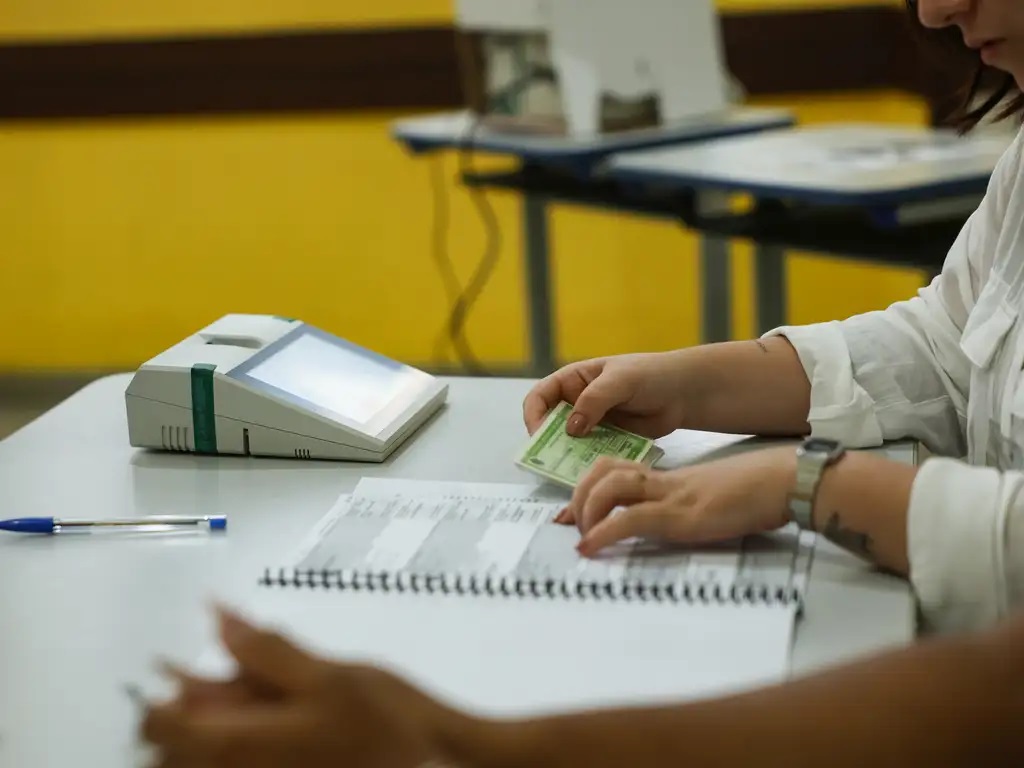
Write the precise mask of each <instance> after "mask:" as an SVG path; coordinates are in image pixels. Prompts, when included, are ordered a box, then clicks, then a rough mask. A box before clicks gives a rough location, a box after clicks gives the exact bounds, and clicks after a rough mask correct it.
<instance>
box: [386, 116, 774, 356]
mask: <svg viewBox="0 0 1024 768" xmlns="http://www.w3.org/2000/svg"><path fill="white" fill-rule="evenodd" d="M792 122H793V117H792V115H791V114H790V113H789V112H787V111H785V110H779V109H755V108H739V107H738V108H735V109H732V110H729V111H727V112H723V113H721V114H719V115H715V116H713V117H702V118H695V119H693V120H690V121H686V122H681V123H679V124H677V125H673V126H666V127H661V128H650V129H644V130H636V131H628V132H623V133H618V134H605V135H601V136H597V137H594V138H588V139H576V138H571V137H555V136H536V135H533V136H531V135H515V134H509V133H499V132H495V131H490V130H487V129H486V128H484V127H482V126H479V125H477V121H476V120H475V119H474V118H473V117H471V116H470V115H469V114H467V113H465V112H457V113H446V114H442V115H431V116H429V117H422V118H413V119H408V120H402V121H399V122H398V123H396V124H395V126H394V135H395V137H396V138H397V139H398V140H399V141H401V142H402V143H404V144H405V145H406V146H407V147H408V148H409V149H410V150H411V151H413V152H415V153H425V152H432V151H437V150H441V149H472V150H473V151H483V152H488V153H496V154H501V155H508V156H510V157H514V158H516V159H517V160H518V161H519V162H520V163H521V168H520V172H521V173H524V174H527V175H529V174H531V173H533V172H535V171H536V170H537V169H543V170H545V171H547V172H554V173H557V174H561V175H566V176H568V177H570V178H571V179H573V180H575V181H576V182H577V183H586V182H587V180H590V179H593V178H595V177H599V176H600V175H601V164H602V163H603V161H604V160H605V159H607V158H608V157H609V156H611V155H612V154H614V153H619V152H630V151H635V150H641V149H647V148H651V147H660V146H666V145H681V144H689V143H691V142H700V141H705V140H707V139H711V138H718V137H723V136H739V135H744V134H748V133H751V132H757V131H764V130H770V129H772V128H779V127H781V126H787V125H791V124H792ZM467 181H470V182H472V179H468V180H467ZM516 191H518V192H521V193H522V195H523V242H524V253H523V262H524V266H525V270H526V281H527V286H526V295H527V316H528V317H529V322H530V350H531V361H530V373H531V374H533V375H537V376H543V375H546V374H548V373H550V372H551V371H552V370H554V369H555V368H557V367H558V362H559V361H558V355H557V350H556V349H555V343H554V332H553V329H552V323H553V317H554V309H553V300H552V288H551V269H550V252H551V248H550V238H549V236H548V204H549V202H550V201H551V199H553V198H552V196H550V195H548V194H545V192H544V190H543V189H540V188H536V187H532V186H529V185H526V186H523V187H522V188H520V189H518V190H516ZM572 202H575V201H572ZM730 296H731V284H730V281H729V273H728V243H727V242H726V241H724V240H721V239H719V238H716V237H707V238H705V239H704V241H703V243H702V248H701V300H702V302H703V311H702V323H701V326H702V336H703V340H704V341H725V340H727V339H728V338H729V335H730V334H729V326H730Z"/></svg>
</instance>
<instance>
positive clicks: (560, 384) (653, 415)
mask: <svg viewBox="0 0 1024 768" xmlns="http://www.w3.org/2000/svg"><path fill="white" fill-rule="evenodd" d="M682 360H683V353H681V352H662V353H653V354H640V355H621V356H618V357H607V358H601V359H597V360H586V361H584V362H580V363H573V364H571V365H567V366H565V367H564V368H562V369H560V370H558V371H556V372H555V373H553V374H551V375H550V376H548V377H547V378H545V379H543V380H542V381H540V382H539V383H538V384H537V385H536V386H535V387H534V388H533V389H532V390H530V393H529V394H528V395H527V396H526V400H525V402H524V403H523V418H524V420H525V422H526V428H527V430H528V431H529V432H530V434H533V433H534V432H536V431H537V429H538V428H539V427H540V425H541V424H542V423H543V421H544V418H545V417H546V416H547V415H548V412H549V411H551V409H552V408H554V407H555V406H556V405H558V404H559V403H560V402H562V401H565V402H568V403H571V404H573V405H574V406H575V408H574V409H573V415H572V416H571V417H570V418H569V424H568V431H569V434H570V435H572V436H574V437H582V436H583V435H585V434H587V433H588V432H589V431H590V430H591V429H592V428H593V427H594V426H596V425H597V424H598V423H599V422H601V421H608V422H609V423H611V424H615V425H616V426H619V427H622V428H623V429H627V430H629V431H630V432H635V433H637V434H640V435H645V436H646V437H662V436H663V435H667V434H669V433H670V432H672V431H674V430H676V429H678V428H679V427H680V426H681V425H682V420H683V413H684V411H685V408H686V399H687V398H686V394H685V388H684V383H685V382H684V379H685V375H684V372H683V368H684V366H683V364H682Z"/></svg>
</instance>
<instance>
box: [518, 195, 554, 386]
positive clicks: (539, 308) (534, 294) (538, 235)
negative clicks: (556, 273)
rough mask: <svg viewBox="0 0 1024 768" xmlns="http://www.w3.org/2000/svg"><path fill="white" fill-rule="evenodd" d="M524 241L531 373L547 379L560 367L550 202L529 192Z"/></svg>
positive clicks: (524, 220) (525, 200) (526, 197)
mask: <svg viewBox="0 0 1024 768" xmlns="http://www.w3.org/2000/svg"><path fill="white" fill-rule="evenodd" d="M523 228H524V229H523V239H524V243H525V246H526V253H525V256H526V264H525V268H526V301H527V305H526V311H527V314H528V315H529V323H530V366H529V367H530V373H531V374H532V375H534V376H546V375H547V374H549V373H551V372H552V371H553V370H555V368H556V367H557V365H558V363H557V361H556V359H555V349H554V347H555V340H554V332H553V329H552V324H553V317H554V309H553V306H552V300H551V296H552V293H553V291H552V286H551V265H550V261H549V256H550V250H549V247H548V210H547V200H545V199H544V197H543V196H541V195H536V194H532V193H529V192H527V193H526V194H525V195H524V197H523Z"/></svg>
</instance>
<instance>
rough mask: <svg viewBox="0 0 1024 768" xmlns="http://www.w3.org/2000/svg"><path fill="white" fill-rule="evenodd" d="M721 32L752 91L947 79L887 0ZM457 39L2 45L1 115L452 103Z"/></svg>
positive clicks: (335, 33)
mask: <svg viewBox="0 0 1024 768" xmlns="http://www.w3.org/2000/svg"><path fill="white" fill-rule="evenodd" d="M722 34H723V40H724V46H725V52H726V60H727V63H728V65H729V68H730V70H731V71H732V72H733V73H734V74H735V75H736V77H737V78H738V79H739V80H740V82H741V83H743V85H744V87H745V88H746V89H747V91H748V92H749V93H750V94H752V95H764V94H786V93H795V92H803V93H808V92H835V91H845V90H865V89H876V88H902V89H907V90H912V91H917V92H921V93H926V94H931V93H934V92H936V91H937V90H941V89H936V88H935V85H934V79H930V78H928V77H924V76H923V75H922V71H923V70H922V68H921V65H920V57H919V56H918V54H917V51H916V46H915V44H914V41H913V40H912V39H911V35H910V31H909V27H908V25H907V24H906V19H905V13H904V12H903V11H902V10H900V9H898V8H893V7H891V6H882V7H861V8H849V9H835V10H818V11H793V12H784V13H783V12H775V13H754V14H735V15H725V16H724V17H723V19H722ZM456 40H457V36H456V34H455V32H454V30H453V29H452V28H450V27H433V28H412V29H375V30H359V31H357V30H344V29H337V30H319V31H290V32H277V33H261V34H252V35H237V36H222V37H190V38H175V39H151V40H150V39H130V40H97V41H90V42H46V43H30V42H6V43H0V118H6V119H15V118H70V117H97V116H118V115H190V114H226V113H239V112H245V113H272V112H308V111H340V110H356V109H418V108H425V109H444V108H450V107H455V106H461V105H463V104H465V103H466V99H465V97H464V95H463V93H462V89H461V86H460V83H461V78H460V75H459V70H458V56H457V54H456V50H457V45H456ZM922 83H931V85H930V86H929V87H927V88H926V87H923V86H922Z"/></svg>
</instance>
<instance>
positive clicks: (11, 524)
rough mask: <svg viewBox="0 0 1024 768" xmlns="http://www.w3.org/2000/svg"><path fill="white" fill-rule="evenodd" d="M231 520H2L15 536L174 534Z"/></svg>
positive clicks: (224, 526)
mask: <svg viewBox="0 0 1024 768" xmlns="http://www.w3.org/2000/svg"><path fill="white" fill-rule="evenodd" d="M227 527H228V519H227V517H226V516H224V515H201V516H194V517H190V516H179V515H155V516H153V517H135V518H113V519H109V520H102V519H100V520H62V519H60V518H58V517H19V518H15V519H13V520H0V531H11V532H13V533H50V534H53V533H70V532H73V531H80V532H83V533H88V532H91V531H96V530H117V529H129V530H133V531H148V532H157V531H173V530H179V529H188V528H196V529H206V530H210V531H224V530H227Z"/></svg>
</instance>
